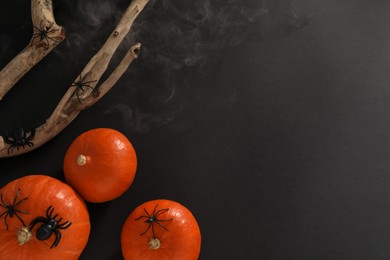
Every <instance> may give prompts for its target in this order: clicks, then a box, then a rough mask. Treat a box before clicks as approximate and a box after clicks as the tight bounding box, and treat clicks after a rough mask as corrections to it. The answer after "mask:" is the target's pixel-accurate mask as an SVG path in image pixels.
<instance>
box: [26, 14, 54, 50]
mask: <svg viewBox="0 0 390 260" xmlns="http://www.w3.org/2000/svg"><path fill="white" fill-rule="evenodd" d="M42 22H43V20H41V24H40V25H39V27H40V28H38V27H36V26H35V25H33V27H34V29H35V30H36V31H37V32H36V33H33V38H32V40H31V44H33V42H34V40H35V39H36V38H39V41H43V40H45V41H46V47H47V48H49V46H50V43H49V40H52V41H53V42H58V41H56V40H55V39H53V38H52V37H50V36H49V34H50V33H54V32H56V31H58V30H59V29H53V30H51V29H50V28H51V27H52V26H53V22H52V23H51V24H50V26H48V27H44V26H42Z"/></svg>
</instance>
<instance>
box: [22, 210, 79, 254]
mask: <svg viewBox="0 0 390 260" xmlns="http://www.w3.org/2000/svg"><path fill="white" fill-rule="evenodd" d="M53 211H54V208H53V206H49V207H48V208H47V210H46V217H42V216H39V217H36V218H35V219H33V220H32V221H31V223H30V230H32V229H33V228H34V226H35V225H36V224H37V223H38V222H42V225H41V226H40V227H39V228H38V229H37V232H36V237H37V239H38V240H46V239H48V238H49V237H50V236H51V234H53V233H54V235H55V236H56V238H55V240H54V242H53V244H52V245H51V246H50V248H53V247H56V246H58V244H59V243H60V240H61V237H62V234H61V232H60V230H61V229H67V228H68V227H70V225H72V222H70V221H65V222H64V223H60V222H61V221H62V218H60V219H58V220H57V219H56V218H57V217H58V214H55V215H54V216H53Z"/></svg>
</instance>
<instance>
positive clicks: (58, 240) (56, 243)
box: [50, 229, 62, 249]
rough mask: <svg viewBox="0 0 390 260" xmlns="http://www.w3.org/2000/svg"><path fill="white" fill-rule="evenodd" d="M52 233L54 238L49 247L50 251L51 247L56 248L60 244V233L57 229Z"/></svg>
mask: <svg viewBox="0 0 390 260" xmlns="http://www.w3.org/2000/svg"><path fill="white" fill-rule="evenodd" d="M53 233H54V235H55V237H56V238H55V239H54V242H53V244H52V245H51V246H50V249H51V248H53V247H56V246H58V243H60V240H61V237H62V235H61V232H60V231H59V230H58V229H54V230H53Z"/></svg>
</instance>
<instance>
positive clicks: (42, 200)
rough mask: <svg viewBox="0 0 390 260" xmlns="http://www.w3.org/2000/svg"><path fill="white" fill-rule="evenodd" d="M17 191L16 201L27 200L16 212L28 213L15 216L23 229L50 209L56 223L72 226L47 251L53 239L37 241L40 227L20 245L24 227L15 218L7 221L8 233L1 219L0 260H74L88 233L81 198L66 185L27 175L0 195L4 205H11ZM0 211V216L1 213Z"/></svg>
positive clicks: (87, 215) (78, 254) (53, 237)
mask: <svg viewBox="0 0 390 260" xmlns="http://www.w3.org/2000/svg"><path fill="white" fill-rule="evenodd" d="M18 189H20V193H19V197H18V199H17V201H19V200H21V199H23V198H25V197H27V198H28V199H27V200H24V201H23V202H21V203H20V204H19V205H18V206H17V207H16V209H18V210H22V211H27V212H28V214H22V213H18V214H19V216H20V217H21V218H22V220H23V221H24V223H25V224H26V226H29V224H30V222H31V221H32V220H33V219H34V218H36V217H38V216H43V217H45V216H46V209H47V208H48V207H49V206H53V207H54V209H55V211H54V213H55V214H58V217H57V219H59V218H63V221H66V220H69V221H71V222H72V224H71V226H70V227H69V228H68V229H65V230H61V234H62V238H61V240H60V242H59V244H58V246H57V247H54V248H52V249H50V246H51V245H52V243H53V241H54V239H55V235H54V234H52V235H51V236H50V237H49V239H47V240H38V239H37V238H36V237H35V233H36V231H37V228H38V227H39V224H38V225H36V226H35V227H34V228H33V230H32V238H31V240H29V241H27V242H26V243H25V244H22V245H19V242H18V236H17V234H18V230H19V229H20V228H21V227H22V226H23V225H22V223H21V222H20V221H19V220H18V219H17V217H16V216H15V215H13V217H9V216H8V217H7V223H8V230H7V229H6V226H5V223H4V215H3V216H2V218H1V219H0V260H9V259H13V260H29V259H34V260H35V259H40V260H49V259H50V260H51V259H53V260H59V259H61V260H73V259H74V260H76V259H78V258H79V256H80V254H81V253H82V251H83V250H84V248H85V246H86V244H87V242H88V238H89V233H90V222H89V214H88V210H87V208H86V206H85V203H84V201H83V200H82V199H81V198H80V196H79V195H78V194H77V193H76V192H75V191H74V190H73V189H72V188H71V187H70V186H69V185H67V184H66V183H64V182H61V181H59V180H57V179H55V178H52V177H49V176H45V175H28V176H25V177H22V178H19V179H16V180H13V181H11V182H10V183H8V184H7V185H5V186H4V187H3V188H1V190H0V193H1V194H2V196H3V200H4V201H5V202H6V203H7V204H12V202H13V201H14V199H15V195H16V193H17V191H18ZM4 211H5V209H4V208H0V212H1V213H2V212H4Z"/></svg>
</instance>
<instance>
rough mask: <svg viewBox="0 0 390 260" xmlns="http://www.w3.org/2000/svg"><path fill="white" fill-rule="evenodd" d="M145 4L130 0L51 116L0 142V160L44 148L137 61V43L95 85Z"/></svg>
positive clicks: (138, 46)
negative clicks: (30, 129)
mask: <svg viewBox="0 0 390 260" xmlns="http://www.w3.org/2000/svg"><path fill="white" fill-rule="evenodd" d="M148 1H149V0H133V1H132V2H131V4H130V5H129V7H128V8H127V10H126V11H125V13H124V14H123V16H122V18H121V20H120V21H119V23H118V24H117V26H116V27H115V29H114V31H113V32H112V33H111V35H110V36H109V37H108V39H107V40H106V42H105V43H104V45H103V46H102V47H101V49H100V50H99V51H98V52H97V53H96V54H95V56H94V57H92V58H91V60H90V61H89V62H88V64H87V65H86V66H85V67H84V69H83V70H82V71H81V73H80V74H79V75H78V76H77V78H76V79H75V81H74V82H73V83H72V84H71V85H70V87H69V88H68V90H67V92H66V93H65V95H64V96H63V97H62V99H61V100H60V102H59V104H58V105H57V107H56V108H55V110H54V112H53V113H52V114H51V116H50V117H49V118H48V119H47V120H46V122H45V123H44V124H43V125H41V126H39V127H38V128H36V129H34V130H32V131H29V132H23V131H19V132H18V134H17V135H16V136H15V135H10V136H11V137H9V138H7V137H6V136H3V138H0V158H1V157H9V156H15V155H19V154H23V153H26V152H29V151H31V150H33V149H35V148H37V147H39V146H41V145H43V144H45V143H46V142H47V141H49V140H50V139H52V138H53V137H55V136H56V135H58V134H59V133H60V132H61V131H62V130H63V129H64V128H65V127H66V126H68V125H69V124H70V123H71V122H72V121H73V120H74V119H75V118H76V116H77V115H78V114H79V112H80V111H81V110H83V109H85V108H87V107H89V106H91V105H93V104H94V103H95V102H97V101H98V100H99V99H100V98H101V97H103V96H104V95H105V94H106V93H107V92H108V91H109V90H110V89H111V88H112V87H113V86H114V85H115V83H116V82H117V81H118V80H119V78H120V77H121V76H122V75H123V73H124V72H125V71H126V69H127V68H128V66H129V65H130V64H131V63H132V62H133V61H134V60H135V59H136V58H137V57H138V54H139V51H140V48H141V44H140V43H137V44H135V45H134V46H132V47H131V48H130V49H129V51H128V52H127V54H126V55H125V57H124V58H123V59H122V61H121V62H120V63H119V65H118V66H117V67H116V69H115V70H114V71H113V72H112V73H111V75H110V76H109V77H108V78H107V79H106V80H105V81H104V82H102V83H101V84H99V81H100V78H101V76H102V75H103V73H104V72H105V71H106V69H107V67H108V65H109V63H110V61H111V59H112V57H113V55H114V53H115V52H116V50H117V49H118V47H119V45H120V44H121V43H122V42H123V39H124V38H125V36H126V35H127V34H128V33H129V31H130V29H131V26H132V24H133V23H134V21H135V19H136V18H137V16H138V15H139V14H140V13H141V11H142V10H143V9H144V7H145V6H146V4H147V3H148ZM1 139H2V140H1Z"/></svg>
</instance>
